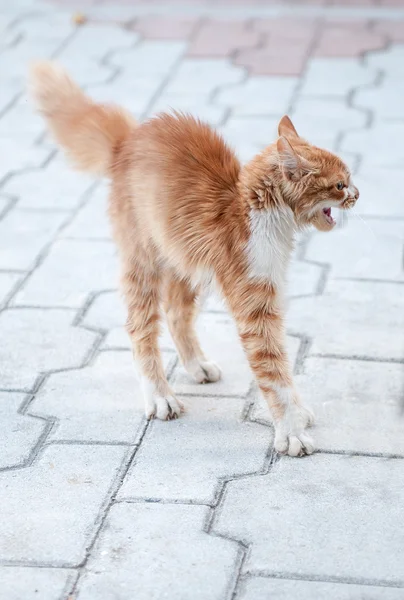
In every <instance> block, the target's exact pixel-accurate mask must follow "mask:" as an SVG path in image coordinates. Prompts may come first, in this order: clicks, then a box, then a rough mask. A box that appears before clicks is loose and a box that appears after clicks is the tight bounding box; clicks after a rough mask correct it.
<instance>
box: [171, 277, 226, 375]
mask: <svg viewBox="0 0 404 600" xmlns="http://www.w3.org/2000/svg"><path fill="white" fill-rule="evenodd" d="M163 298H164V301H163V304H164V309H165V311H166V315H167V323H168V327H169V329H170V333H171V336H172V338H173V340H174V343H175V345H176V347H177V350H178V353H179V355H180V358H181V362H182V364H183V365H184V368H185V369H186V371H187V372H188V373H189V375H191V377H193V378H194V379H195V381H196V382H197V383H209V382H215V381H218V380H219V379H220V377H221V371H220V368H219V367H218V366H217V365H216V364H215V363H214V362H211V361H210V360H208V359H207V358H206V357H205V355H204V353H203V352H202V349H201V347H200V345H199V341H198V338H197V336H196V333H195V329H194V323H195V319H196V316H197V313H198V303H197V291H196V290H194V289H192V287H191V286H190V284H189V283H188V282H187V281H186V280H184V279H179V278H178V277H177V276H176V275H175V274H173V273H172V272H170V273H169V274H168V275H167V277H166V280H165V284H164V296H163Z"/></svg>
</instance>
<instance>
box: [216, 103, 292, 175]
mask: <svg viewBox="0 0 404 600" xmlns="http://www.w3.org/2000/svg"><path fill="white" fill-rule="evenodd" d="M281 116H282V115H281V114H280V115H279V116H277V117H231V118H230V119H228V121H227V122H226V124H225V125H224V127H222V128H221V133H222V134H223V137H224V139H225V140H226V142H227V143H228V144H229V145H230V146H231V147H232V148H233V149H234V150H235V152H236V154H237V155H238V156H239V158H240V160H241V161H242V162H243V163H244V162H248V161H249V160H251V159H252V158H253V157H254V156H255V155H256V154H258V153H259V152H261V151H262V150H263V149H264V148H265V147H266V146H269V144H272V143H273V141H274V140H275V139H276V137H277V130H278V123H279V119H280V118H281Z"/></svg>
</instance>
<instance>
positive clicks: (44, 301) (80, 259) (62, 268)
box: [14, 240, 117, 308]
mask: <svg viewBox="0 0 404 600" xmlns="http://www.w3.org/2000/svg"><path fill="white" fill-rule="evenodd" d="M115 253H116V250H115V246H114V245H113V244H112V242H111V241H109V240H106V241H103V240H99V241H98V240H97V242H96V243H91V242H90V241H87V240H60V241H58V242H56V243H55V244H54V246H53V248H52V250H51V251H50V253H49V255H48V256H47V257H46V259H45V260H44V262H43V263H42V265H41V266H40V267H38V268H37V270H36V271H35V273H33V275H32V276H31V277H30V278H29V280H28V281H27V283H26V284H25V285H24V286H23V287H22V289H21V290H20V291H19V292H18V294H17V296H16V298H15V301H14V304H15V305H22V306H27V305H28V306H62V307H70V308H74V307H77V308H79V307H80V306H82V304H83V303H84V302H85V300H86V299H87V297H88V295H89V294H90V292H95V291H97V290H98V291H100V290H103V289H105V288H110V287H113V286H114V284H116V279H117V266H116V257H115Z"/></svg>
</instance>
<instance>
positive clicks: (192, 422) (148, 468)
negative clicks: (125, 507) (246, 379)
mask: <svg viewBox="0 0 404 600" xmlns="http://www.w3.org/2000/svg"><path fill="white" fill-rule="evenodd" d="M184 405H185V411H186V412H185V413H184V414H183V415H181V418H180V419H178V420H177V421H175V422H173V423H170V424H169V426H168V427H167V426H166V427H164V425H167V424H166V423H157V422H155V423H153V427H152V429H151V431H149V432H148V435H147V438H146V439H145V440H144V441H143V443H142V446H141V448H140V450H139V452H138V453H137V455H136V461H135V463H134V464H133V466H132V468H131V470H130V471H129V473H128V475H127V477H126V479H125V481H124V483H123V486H122V488H121V490H120V493H119V498H120V499H127V498H145V499H147V498H158V499H163V500H164V501H167V500H171V501H173V500H175V501H190V502H195V503H202V502H205V503H213V502H214V501H215V499H216V497H217V493H218V483H219V481H220V480H221V479H222V478H223V477H231V476H234V475H241V474H243V473H249V472H252V471H259V470H260V469H262V468H263V466H264V460H265V457H266V455H267V452H268V449H269V447H270V445H271V443H272V437H273V436H272V431H271V430H270V429H268V428H267V427H263V426H260V425H257V424H254V423H243V422H242V421H241V419H242V415H243V410H244V408H245V402H244V401H243V400H239V399H233V398H232V399H228V398H226V399H225V398H202V397H200V398H189V399H188V398H185V399H184ZM160 425H163V427H161V426H160ZM168 449H169V451H167V450H168ZM174 457H175V458H174Z"/></svg>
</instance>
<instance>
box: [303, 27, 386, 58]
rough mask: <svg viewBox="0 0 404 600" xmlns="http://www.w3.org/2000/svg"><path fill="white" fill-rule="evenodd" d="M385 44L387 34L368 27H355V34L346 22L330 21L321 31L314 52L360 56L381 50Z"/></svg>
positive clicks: (329, 55)
mask: <svg viewBox="0 0 404 600" xmlns="http://www.w3.org/2000/svg"><path fill="white" fill-rule="evenodd" d="M385 44H386V42H385V36H384V35H381V34H379V33H377V32H376V31H371V30H370V29H369V28H368V27H365V26H364V27H355V32H354V35H353V34H352V31H351V30H350V27H349V26H347V25H346V24H345V25H342V24H341V25H334V24H332V23H329V24H328V25H326V26H325V27H322V29H321V30H320V32H319V37H318V40H317V45H316V48H315V50H314V54H315V56H326V57H334V56H348V57H351V56H352V57H360V56H362V55H363V54H364V53H365V52H369V51H370V50H381V49H382V48H383V47H384V46H385Z"/></svg>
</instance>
